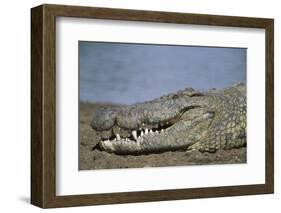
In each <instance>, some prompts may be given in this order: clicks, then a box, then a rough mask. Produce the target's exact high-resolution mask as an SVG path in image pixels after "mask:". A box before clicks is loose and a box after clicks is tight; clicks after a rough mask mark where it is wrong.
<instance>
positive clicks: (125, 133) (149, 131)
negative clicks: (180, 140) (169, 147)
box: [96, 106, 200, 146]
mask: <svg viewBox="0 0 281 213" xmlns="http://www.w3.org/2000/svg"><path fill="white" fill-rule="evenodd" d="M195 108H200V107H199V106H192V107H186V108H184V109H183V110H181V111H180V112H178V113H177V114H176V115H175V116H174V117H171V118H169V119H166V120H161V121H158V122H152V123H149V122H143V123H139V124H138V125H137V126H138V127H137V128H134V129H128V128H125V127H121V126H119V125H117V124H115V125H114V126H113V127H111V128H110V129H109V130H96V133H97V135H98V136H100V142H101V143H102V145H105V146H109V145H110V144H111V143H115V142H118V143H140V144H141V143H142V142H143V141H144V140H150V139H152V138H155V137H160V136H165V135H167V134H168V133H169V132H170V131H171V130H173V129H174V125H175V124H176V123H177V122H178V121H179V120H180V119H181V117H182V115H183V114H186V112H187V111H189V110H191V111H192V110H193V109H195ZM193 119H194V118H193ZM191 120H192V119H191Z"/></svg>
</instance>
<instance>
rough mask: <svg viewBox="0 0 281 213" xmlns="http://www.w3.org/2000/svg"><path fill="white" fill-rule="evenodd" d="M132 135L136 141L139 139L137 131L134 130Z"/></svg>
mask: <svg viewBox="0 0 281 213" xmlns="http://www.w3.org/2000/svg"><path fill="white" fill-rule="evenodd" d="M132 135H133V137H134V139H135V140H137V139H138V137H137V131H136V130H133V131H132Z"/></svg>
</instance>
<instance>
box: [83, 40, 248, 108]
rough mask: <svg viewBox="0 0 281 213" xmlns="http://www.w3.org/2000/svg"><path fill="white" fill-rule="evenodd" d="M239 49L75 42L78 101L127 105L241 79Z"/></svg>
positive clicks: (242, 53)
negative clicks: (189, 89)
mask: <svg viewBox="0 0 281 213" xmlns="http://www.w3.org/2000/svg"><path fill="white" fill-rule="evenodd" d="M246 54H247V49H245V48H217V47H194V46H169V45H147V44H145V45H144V44H125V43H105V42H85V41H80V42H79V72H80V80H79V81H80V82H79V83H80V100H81V101H88V102H111V103H119V104H132V103H136V102H143V101H146V100H151V99H153V98H156V97H159V96H161V95H164V94H167V93H170V92H175V91H177V90H179V89H184V88H186V87H192V88H194V89H199V90H207V89H211V88H223V87H227V86H231V85H233V84H235V83H238V82H244V83H246Z"/></svg>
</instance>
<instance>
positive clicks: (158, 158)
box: [79, 103, 246, 170]
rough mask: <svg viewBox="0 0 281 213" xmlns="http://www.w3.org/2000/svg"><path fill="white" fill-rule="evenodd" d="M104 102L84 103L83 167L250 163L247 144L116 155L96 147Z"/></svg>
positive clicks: (80, 158)
mask: <svg viewBox="0 0 281 213" xmlns="http://www.w3.org/2000/svg"><path fill="white" fill-rule="evenodd" d="M100 106H104V105H101V104H90V103H80V145H79V169H80V170H89V169H117V168H142V167H160V166H185V165H202V164H229V163H246V147H243V148H240V149H232V150H219V151H217V152H216V153H201V152H199V151H175V152H165V153H161V154H146V155H138V156H133V155H116V154H112V153H107V152H104V151H99V150H93V148H92V147H94V146H95V144H97V143H98V141H97V140H96V134H95V131H94V130H93V129H92V128H91V126H90V122H91V118H92V116H91V115H92V113H93V111H94V110H95V109H97V108H98V107H100Z"/></svg>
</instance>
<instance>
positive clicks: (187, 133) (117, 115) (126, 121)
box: [91, 88, 244, 154]
mask: <svg viewBox="0 0 281 213" xmlns="http://www.w3.org/2000/svg"><path fill="white" fill-rule="evenodd" d="M220 96H221V94H216V91H214V92H211V93H209V94H202V93H200V92H197V91H194V90H193V89H190V88H188V89H185V90H182V91H179V92H177V93H173V94H169V95H166V96H162V97H160V98H158V99H154V100H152V101H148V102H144V103H138V104H133V105H129V106H122V107H108V108H99V109H97V110H96V111H95V112H94V114H93V120H92V122H91V126H92V128H93V129H94V130H95V131H96V133H97V135H98V140H99V141H100V142H99V143H98V144H97V146H96V148H98V149H101V150H105V151H107V152H114V153H117V154H143V153H151V152H163V151H168V150H178V149H183V148H190V147H192V145H194V144H196V143H197V142H200V141H203V140H204V139H206V138H207V137H209V136H210V133H212V134H213V133H214V131H217V130H216V129H214V126H213V125H212V124H213V123H214V121H215V120H216V118H217V117H218V116H219V117H221V115H222V113H221V112H222V111H223V110H224V109H227V107H226V105H227V101H224V99H222V100H221V99H220V98H218V97H220ZM231 99H233V98H232V97H231ZM222 107H225V108H224V109H222ZM229 110H233V108H231V109H229ZM224 114H225V112H224ZM224 114H223V115H224ZM226 115H227V117H225V119H222V120H219V122H221V123H219V124H216V126H217V127H216V128H217V129H218V131H220V134H226V131H221V130H220V128H221V129H224V130H226V129H225V128H226V126H227V123H226V122H225V123H224V121H228V120H229V117H234V116H236V115H234V114H233V113H231V112H227V113H226ZM239 119H240V117H239ZM243 119H244V117H243ZM230 121H231V120H230ZM216 122H217V121H216ZM241 122H242V121H240V120H239V121H238V123H235V125H236V126H237V125H239V126H241V125H240V124H241ZM217 123H218V122H217ZM221 125H224V126H223V127H221ZM239 128H240V127H239ZM241 128H242V127H241ZM237 130H239V131H240V129H238V128H237Z"/></svg>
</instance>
